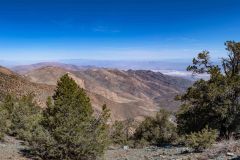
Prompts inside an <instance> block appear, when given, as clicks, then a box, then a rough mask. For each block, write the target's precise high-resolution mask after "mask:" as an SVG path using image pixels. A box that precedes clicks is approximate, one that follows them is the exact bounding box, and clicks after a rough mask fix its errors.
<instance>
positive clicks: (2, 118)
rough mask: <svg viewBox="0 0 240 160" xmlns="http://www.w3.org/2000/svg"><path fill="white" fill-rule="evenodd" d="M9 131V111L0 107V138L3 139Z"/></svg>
mask: <svg viewBox="0 0 240 160" xmlns="http://www.w3.org/2000/svg"><path fill="white" fill-rule="evenodd" d="M6 132H7V111H6V110H4V109H3V108H2V107H0V140H2V139H3V137H4V134H5V133H6Z"/></svg>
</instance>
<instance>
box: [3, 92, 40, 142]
mask: <svg viewBox="0 0 240 160" xmlns="http://www.w3.org/2000/svg"><path fill="white" fill-rule="evenodd" d="M33 98H34V97H33V95H31V94H29V95H26V96H23V97H22V98H20V99H17V98H13V97H12V96H6V98H5V100H4V102H3V103H2V104H1V107H0V114H1V119H2V120H1V122H0V123H1V125H4V126H5V127H1V128H2V129H3V130H4V132H7V133H8V134H10V135H12V136H16V137H18V138H20V139H22V140H28V139H31V135H32V132H33V130H34V128H35V127H36V126H37V125H38V122H39V120H40V118H41V112H40V107H37V105H36V104H35V102H34V100H33Z"/></svg>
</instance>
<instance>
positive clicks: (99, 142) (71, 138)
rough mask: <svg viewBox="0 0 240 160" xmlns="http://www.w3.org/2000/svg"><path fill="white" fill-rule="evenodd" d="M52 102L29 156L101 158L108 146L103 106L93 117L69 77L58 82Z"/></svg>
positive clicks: (65, 159) (106, 114)
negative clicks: (99, 113)
mask: <svg viewBox="0 0 240 160" xmlns="http://www.w3.org/2000/svg"><path fill="white" fill-rule="evenodd" d="M52 99H53V101H52V100H51V99H49V100H48V102H47V105H48V107H47V109H46V110H45V111H44V112H43V118H42V120H41V122H40V126H38V127H37V128H36V129H35V131H34V132H33V136H32V140H31V141H30V142H29V143H30V145H31V149H32V153H33V154H35V155H38V156H40V157H41V158H42V159H49V160H59V159H61V160H87V159H97V158H98V157H101V156H102V155H103V153H104V151H105V149H106V147H107V146H108V144H109V139H108V129H109V126H108V125H107V120H108V118H109V116H110V114H109V110H108V109H107V108H106V106H105V105H104V106H103V110H102V113H101V115H99V116H98V117H94V116H93V109H92V106H91V103H90V100H89V98H88V97H87V95H86V93H85V91H84V90H83V89H81V88H79V87H78V85H77V84H76V83H75V81H74V80H73V79H71V78H70V77H69V76H68V75H64V76H63V77H62V78H61V79H60V81H59V82H58V85H57V89H56V91H55V94H54V96H53V97H52Z"/></svg>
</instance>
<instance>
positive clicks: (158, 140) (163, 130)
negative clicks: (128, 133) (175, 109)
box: [134, 109, 176, 146]
mask: <svg viewBox="0 0 240 160" xmlns="http://www.w3.org/2000/svg"><path fill="white" fill-rule="evenodd" d="M134 139H135V140H136V143H137V145H140V146H145V145H162V144H167V143H171V142H173V141H174V140H175V139H176V126H175V125H174V124H173V123H172V122H171V121H170V113H169V112H167V111H165V110H162V109H161V110H160V111H159V112H158V113H157V115H156V116H155V117H147V118H146V119H145V120H144V121H143V122H142V123H141V124H140V125H139V127H138V128H137V129H136V132H135V134H134Z"/></svg>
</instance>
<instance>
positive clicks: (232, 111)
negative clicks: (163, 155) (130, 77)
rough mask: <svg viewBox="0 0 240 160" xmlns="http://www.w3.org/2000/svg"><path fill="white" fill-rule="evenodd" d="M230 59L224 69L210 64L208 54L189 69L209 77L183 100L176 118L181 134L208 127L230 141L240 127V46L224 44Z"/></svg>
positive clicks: (195, 60)
mask: <svg viewBox="0 0 240 160" xmlns="http://www.w3.org/2000/svg"><path fill="white" fill-rule="evenodd" d="M225 45H226V47H227V48H226V49H227V51H228V57H227V58H222V62H221V66H218V65H214V64H212V63H211V61H210V55H209V52H208V51H203V52H202V53H199V54H198V57H197V58H194V59H193V65H192V66H189V67H188V68H187V70H188V71H192V72H193V74H203V73H207V74H209V76H210V78H209V80H203V79H201V80H198V81H196V82H195V83H194V84H193V86H191V87H190V88H188V90H187V91H186V93H185V94H183V95H182V96H180V98H179V99H180V100H181V101H182V102H183V105H182V107H181V109H180V111H179V113H178V114H177V122H178V129H179V132H180V133H182V134H185V133H187V134H188V133H191V132H197V131H200V130H202V129H203V128H205V127H206V126H209V127H210V128H213V129H217V130H218V131H219V132H220V137H225V138H229V137H230V136H231V135H232V133H233V132H237V131H238V129H239V126H240V120H239V117H240V101H239V100H240V99H239V98H240V75H239V73H240V43H236V42H234V41H228V42H226V43H225Z"/></svg>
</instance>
